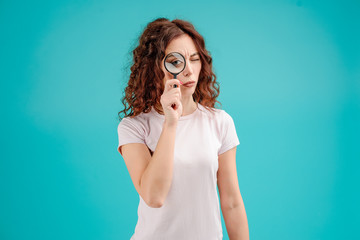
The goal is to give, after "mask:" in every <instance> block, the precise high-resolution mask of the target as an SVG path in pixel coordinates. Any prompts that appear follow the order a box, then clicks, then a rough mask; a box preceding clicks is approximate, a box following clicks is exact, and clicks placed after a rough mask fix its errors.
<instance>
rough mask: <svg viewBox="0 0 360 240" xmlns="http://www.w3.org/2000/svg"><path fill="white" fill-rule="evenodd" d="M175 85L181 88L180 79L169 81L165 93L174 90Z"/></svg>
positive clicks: (166, 83)
mask: <svg viewBox="0 0 360 240" xmlns="http://www.w3.org/2000/svg"><path fill="white" fill-rule="evenodd" d="M174 84H176V85H177V87H180V85H181V82H180V81H179V80H178V79H169V80H167V81H166V82H165V91H169V90H170V89H172V88H174Z"/></svg>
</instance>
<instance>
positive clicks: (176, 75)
mask: <svg viewBox="0 0 360 240" xmlns="http://www.w3.org/2000/svg"><path fill="white" fill-rule="evenodd" d="M171 53H177V54H179V55H180V56H181V57H182V58H183V59H184V67H183V69H182V70H181V71H180V72H178V73H176V74H175V73H172V72H170V70H169V69H167V67H166V64H165V63H166V59H167V58H168V57H169V55H170V54H171ZM171 53H168V55H166V57H165V59H164V67H165V69H166V70H167V71H168V72H169V73H171V74H172V75H174V78H175V79H176V76H177V75H178V74H179V73H181V72H182V71H184V69H185V67H186V60H185V57H184V56H183V55H182V54H181V53H179V52H171Z"/></svg>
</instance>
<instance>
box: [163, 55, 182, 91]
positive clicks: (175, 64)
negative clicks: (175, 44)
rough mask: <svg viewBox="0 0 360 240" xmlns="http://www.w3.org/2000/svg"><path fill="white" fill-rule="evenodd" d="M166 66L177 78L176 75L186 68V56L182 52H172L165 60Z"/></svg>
mask: <svg viewBox="0 0 360 240" xmlns="http://www.w3.org/2000/svg"><path fill="white" fill-rule="evenodd" d="M164 66H165V69H166V70H167V71H168V72H169V73H171V74H172V75H174V79H176V76H177V75H178V74H179V73H181V72H182V71H184V69H185V66H186V61H185V57H184V56H183V55H182V54H181V53H178V52H171V53H169V54H168V55H166V57H165V60H164ZM176 87H177V85H176V84H174V88H176Z"/></svg>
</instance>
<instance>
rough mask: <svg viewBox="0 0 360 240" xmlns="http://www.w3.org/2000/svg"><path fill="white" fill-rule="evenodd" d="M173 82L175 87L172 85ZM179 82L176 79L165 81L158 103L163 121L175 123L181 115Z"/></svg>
mask: <svg viewBox="0 0 360 240" xmlns="http://www.w3.org/2000/svg"><path fill="white" fill-rule="evenodd" d="M174 84H176V85H177V87H176V88H175V87H174ZM180 85H182V84H181V82H180V81H179V80H178V79H169V80H167V81H166V82H165V88H164V92H163V94H162V95H161V98H160V103H161V105H162V108H163V111H164V115H165V121H166V122H167V123H168V124H174V123H177V121H178V120H179V118H180V116H181V115H182V111H183V107H182V104H181V101H180V100H181V90H180Z"/></svg>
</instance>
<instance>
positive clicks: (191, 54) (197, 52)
mask: <svg viewBox="0 0 360 240" xmlns="http://www.w3.org/2000/svg"><path fill="white" fill-rule="evenodd" d="M195 55H199V53H198V52H196V53H193V54H191V55H190V57H193V56H195Z"/></svg>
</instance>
